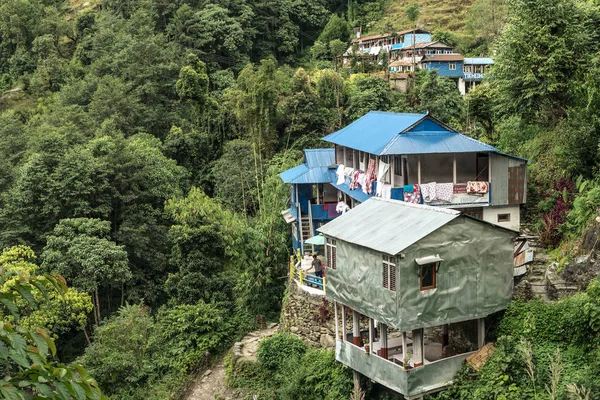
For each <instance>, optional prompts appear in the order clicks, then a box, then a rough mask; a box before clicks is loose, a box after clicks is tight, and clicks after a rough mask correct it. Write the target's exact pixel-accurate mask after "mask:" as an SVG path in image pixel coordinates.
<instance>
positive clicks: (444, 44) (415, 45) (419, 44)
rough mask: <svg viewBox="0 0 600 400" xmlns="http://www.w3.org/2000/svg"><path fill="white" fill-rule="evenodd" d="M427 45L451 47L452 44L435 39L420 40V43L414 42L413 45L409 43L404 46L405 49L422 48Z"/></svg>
mask: <svg viewBox="0 0 600 400" xmlns="http://www.w3.org/2000/svg"><path fill="white" fill-rule="evenodd" d="M427 47H434V48H444V49H451V48H452V46H450V45H448V44H446V43H443V42H440V41H435V42H421V43H416V44H414V45H412V44H411V45H410V46H406V47H405V49H407V50H409V49H414V48H417V49H423V48H427Z"/></svg>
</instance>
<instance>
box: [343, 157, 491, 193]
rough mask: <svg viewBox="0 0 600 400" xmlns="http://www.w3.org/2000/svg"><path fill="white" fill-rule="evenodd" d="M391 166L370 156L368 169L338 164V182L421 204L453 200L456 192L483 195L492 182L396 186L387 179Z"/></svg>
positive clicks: (352, 188) (351, 187)
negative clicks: (365, 170)
mask: <svg viewBox="0 0 600 400" xmlns="http://www.w3.org/2000/svg"><path fill="white" fill-rule="evenodd" d="M377 167H378V168H377ZM389 167H390V166H389V164H386V163H384V162H382V161H380V162H379V166H377V163H376V161H375V160H372V159H371V160H369V165H368V168H367V172H363V171H362V170H360V169H359V170H355V169H354V168H351V167H346V166H344V165H339V166H338V169H337V171H336V175H337V177H338V179H337V184H338V185H341V184H343V183H348V186H349V188H350V190H356V189H358V188H359V187H360V188H361V190H362V191H363V192H364V193H366V194H374V195H375V196H377V197H381V198H384V199H395V200H403V201H406V202H409V203H419V204H422V203H431V202H434V201H440V202H447V203H451V202H452V200H453V197H454V196H455V195H457V194H467V195H475V196H483V195H485V194H486V193H488V191H489V182H484V181H468V182H467V183H466V184H465V183H459V184H453V183H438V182H428V183H424V184H409V185H404V186H403V187H402V188H394V187H392V185H391V184H390V183H389V182H386V177H387V173H388V171H389ZM375 170H377V174H375ZM347 181H348V182H347Z"/></svg>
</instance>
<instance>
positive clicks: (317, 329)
mask: <svg viewBox="0 0 600 400" xmlns="http://www.w3.org/2000/svg"><path fill="white" fill-rule="evenodd" d="M324 299H325V296H322V295H317V294H312V293H308V292H306V291H304V290H302V289H301V288H300V287H298V284H296V282H294V281H290V283H288V287H287V293H286V297H285V299H284V303H283V308H282V310H281V318H280V326H281V330H282V331H284V332H290V333H293V334H294V335H296V336H298V337H300V338H301V339H303V340H304V341H306V342H307V343H308V344H310V345H312V346H316V347H324V348H327V349H332V348H334V347H335V317H334V315H335V314H334V310H333V304H331V303H329V302H324Z"/></svg>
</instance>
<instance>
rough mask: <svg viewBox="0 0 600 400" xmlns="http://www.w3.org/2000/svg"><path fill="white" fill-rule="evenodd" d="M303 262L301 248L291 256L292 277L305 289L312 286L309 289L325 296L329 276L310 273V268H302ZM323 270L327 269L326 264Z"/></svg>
mask: <svg viewBox="0 0 600 400" xmlns="http://www.w3.org/2000/svg"><path fill="white" fill-rule="evenodd" d="M302 262H303V258H302V256H301V254H300V250H298V252H297V254H296V255H294V256H290V279H292V280H294V281H295V282H296V283H297V284H298V286H300V287H302V288H303V289H307V288H310V289H309V291H311V292H314V293H315V294H322V295H323V296H324V295H325V293H326V290H327V277H325V276H323V278H320V277H318V276H316V275H314V274H311V273H309V272H308V268H302ZM323 271H325V266H323ZM315 290H316V291H317V292H315ZM318 291H321V292H322V293H319V292H318Z"/></svg>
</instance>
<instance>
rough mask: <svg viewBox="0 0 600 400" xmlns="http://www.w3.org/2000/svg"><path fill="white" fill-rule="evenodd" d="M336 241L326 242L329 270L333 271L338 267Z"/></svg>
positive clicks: (328, 240) (329, 240)
mask: <svg viewBox="0 0 600 400" xmlns="http://www.w3.org/2000/svg"><path fill="white" fill-rule="evenodd" d="M335 242H336V241H335V239H329V238H327V240H326V246H325V254H326V257H327V265H326V267H327V268H331V269H336V267H337V265H336V258H337V257H336V254H335V253H336V243H335Z"/></svg>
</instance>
